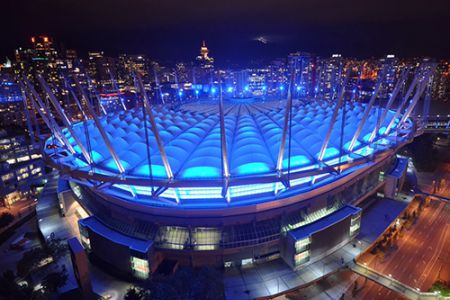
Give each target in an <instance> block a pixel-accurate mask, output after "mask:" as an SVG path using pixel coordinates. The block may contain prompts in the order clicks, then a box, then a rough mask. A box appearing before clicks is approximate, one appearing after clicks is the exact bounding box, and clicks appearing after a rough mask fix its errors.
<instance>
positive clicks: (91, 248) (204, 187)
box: [45, 90, 414, 278]
mask: <svg viewBox="0 0 450 300" xmlns="http://www.w3.org/2000/svg"><path fill="white" fill-rule="evenodd" d="M224 92H225V93H226V90H225V91H224ZM285 105H286V102H285V101H276V100H272V101H263V100H259V101H258V100H256V99H251V98H249V99H245V98H244V99H239V100H236V99H234V100H233V99H229V100H227V101H225V103H224V105H223V122H221V114H220V110H219V104H218V103H217V102H216V103H214V102H212V101H211V100H201V101H199V102H197V103H190V104H185V105H183V106H181V107H179V108H178V109H176V110H174V109H171V108H169V107H168V106H153V107H152V108H150V109H151V113H152V114H151V115H152V117H153V121H150V119H149V116H148V115H149V114H148V111H146V110H144V109H138V108H136V109H129V110H127V111H120V112H116V113H110V114H107V115H104V116H102V117H101V118H100V119H99V120H100V124H101V128H103V129H104V130H105V131H106V134H107V135H108V138H109V139H110V140H111V144H112V148H113V150H114V151H113V152H115V153H116V154H117V157H116V159H119V160H120V163H119V164H118V163H117V161H116V160H115V159H114V157H112V155H111V153H112V151H111V149H108V146H107V145H106V143H105V140H104V139H103V138H102V137H101V133H100V130H99V127H97V126H98V125H96V124H95V122H94V121H93V120H89V121H86V122H80V123H76V124H74V125H73V126H72V128H71V130H72V133H71V132H70V131H69V130H68V129H67V128H66V129H63V133H64V138H63V139H61V137H59V139H58V138H57V137H56V136H53V137H50V138H49V139H48V140H47V142H46V147H45V160H46V162H47V163H48V164H49V165H50V166H52V167H54V168H57V169H59V170H60V171H61V173H62V174H65V175H66V177H65V179H64V180H69V181H70V187H71V190H72V192H73V195H74V198H75V199H76V200H77V201H78V202H79V203H80V205H81V206H82V207H83V208H84V209H86V211H87V212H88V215H89V217H88V218H86V219H83V220H80V221H79V227H80V239H81V240H82V242H83V245H84V246H85V248H86V250H87V251H88V252H89V253H90V255H94V256H96V257H97V258H99V259H101V260H103V261H104V262H106V263H108V264H112V265H114V267H116V268H117V269H118V270H119V271H121V272H124V273H128V274H130V276H134V277H136V278H147V277H148V276H149V273H151V272H153V271H154V270H155V269H156V268H157V267H158V265H159V264H160V263H161V261H162V260H164V259H171V260H177V261H179V263H181V264H190V265H194V266H201V265H205V264H208V265H216V266H219V265H221V266H225V267H226V266H230V265H240V264H243V263H247V262H248V261H251V262H264V261H267V260H271V259H275V258H282V259H283V260H284V261H285V262H286V263H287V265H289V266H290V267H292V268H300V267H303V266H305V265H307V264H310V263H312V262H314V261H316V260H317V259H319V258H320V257H323V256H324V255H327V254H328V253H331V252H332V251H335V250H336V249H338V248H339V247H342V245H344V244H345V243H347V242H349V241H350V240H351V239H353V238H354V237H355V236H356V235H357V233H358V230H359V223H360V209H358V208H357V207H356V205H357V204H358V203H359V202H360V201H362V200H363V199H365V198H366V197H367V196H368V195H371V194H373V193H376V192H377V191H380V190H381V191H382V190H383V189H384V188H385V185H386V184H387V180H388V178H389V174H390V172H392V170H395V167H396V165H397V163H398V162H397V158H396V155H395V153H396V151H397V150H398V149H399V148H400V147H402V146H403V145H404V144H406V143H408V142H409V141H411V138H412V136H413V133H414V124H413V123H412V121H411V120H407V121H406V122H404V123H403V124H402V126H401V128H400V126H399V125H398V124H399V118H401V117H402V116H401V115H400V114H395V112H394V111H384V110H383V109H380V108H378V107H373V108H372V109H371V111H370V113H369V114H368V116H369V117H368V118H367V120H366V121H365V122H362V120H363V116H364V114H365V110H366V108H367V107H366V104H361V103H347V104H346V105H345V109H344V108H341V109H340V110H339V111H337V118H336V122H335V124H333V125H332V127H331V129H329V128H330V122H331V118H332V114H333V110H334V107H333V105H330V103H329V102H321V101H316V102H306V101H301V100H295V101H294V102H293V106H292V120H291V122H290V127H289V128H287V130H286V131H285V132H286V135H285V138H286V140H285V141H284V151H280V149H283V147H282V136H283V126H284V125H283V124H284V123H285V116H286V113H285V109H286V108H285V107H286V106H285ZM384 112H386V117H385V119H384V120H383V121H382V122H380V119H379V116H380V115H383V113H384ZM144 113H145V115H146V117H145V118H144ZM343 116H345V117H344V118H343ZM221 123H222V124H223V125H222V126H221ZM152 124H155V126H156V128H152ZM288 124H289V123H288ZM376 124H378V126H376ZM390 126H391V129H390V131H389V134H387V135H386V134H385V132H386V130H387V129H386V128H389V127H390ZM397 127H398V128H397ZM358 128H360V132H359V135H357V136H356V138H355V132H358V131H359V130H358ZM328 131H330V139H329V142H328V143H327V144H326V146H325V147H324V146H323V145H324V140H325V137H326V135H327V132H328ZM156 133H157V134H156ZM72 134H73V135H72ZM64 139H66V140H67V142H64V141H63V142H64V144H63V142H61V141H60V140H64ZM352 140H353V142H352ZM66 143H69V144H70V147H72V148H73V149H74V153H73V154H72V153H71V151H70V149H69V148H70V147H68V144H66ZM224 143H225V145H224ZM352 144H353V146H351V145H352ZM80 145H81V146H82V147H83V148H85V149H86V150H87V152H88V157H89V160H92V163H89V162H88V160H86V158H85V157H86V154H83V153H82V151H81V147H80ZM55 146H56V147H55ZM161 146H162V147H161ZM162 151H163V152H162ZM321 152H323V153H322V159H320V156H321ZM224 153H225V154H226V155H224ZM280 153H282V154H283V155H282V156H280ZM165 158H167V159H165ZM225 163H226V166H228V168H225V167H224V166H225ZM118 165H120V166H121V167H123V169H124V171H123V172H121V171H120V168H119V167H118ZM225 170H228V172H229V173H228V176H227V174H226V172H225ZM169 174H173V176H169ZM397 177H398V176H397ZM393 186H394V190H395V189H396V187H395V185H392V184H391V186H390V187H389V189H390V190H392V187H393ZM397 189H398V186H397ZM311 228H312V229H314V230H309V229H311ZM308 230H309V231H308ZM300 231H301V232H304V236H303V237H302V238H298V239H292V238H288V237H290V236H292V235H293V234H294V233H295V232H300ZM330 235H331V236H332V237H333V238H329V237H330ZM124 241H126V242H124ZM138 244H139V245H140V244H145V245H149V246H148V247H147V248H145V251H140V252H139V253H137V252H136V251H131V250H130V249H131V248H130V245H138ZM105 249H111V251H109V250H108V251H105ZM113 250H114V251H113ZM119 260H120V261H121V263H115V262H116V261H119ZM136 266H140V267H139V270H141V271H142V270H146V272H144V273H145V274H144V273H142V272H141V271H139V272H137V269H136V268H137V267H136ZM133 274H134V275H133Z"/></svg>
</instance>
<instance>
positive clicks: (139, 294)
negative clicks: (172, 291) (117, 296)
mask: <svg viewBox="0 0 450 300" xmlns="http://www.w3.org/2000/svg"><path fill="white" fill-rule="evenodd" d="M147 294H148V292H147V291H146V290H144V289H142V288H140V287H135V286H132V287H129V288H128V289H127V292H126V294H125V296H124V297H123V299H124V300H145V299H147V298H148V297H147V296H148V295H147Z"/></svg>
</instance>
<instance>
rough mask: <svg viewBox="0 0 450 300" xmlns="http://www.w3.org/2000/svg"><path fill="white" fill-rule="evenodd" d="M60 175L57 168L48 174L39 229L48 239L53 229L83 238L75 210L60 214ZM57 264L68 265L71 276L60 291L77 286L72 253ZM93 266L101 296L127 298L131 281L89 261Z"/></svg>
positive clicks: (38, 211) (39, 210)
mask: <svg viewBox="0 0 450 300" xmlns="http://www.w3.org/2000/svg"><path fill="white" fill-rule="evenodd" d="M58 177H59V175H58V173H56V172H54V173H52V174H50V175H49V176H48V182H47V184H46V185H45V188H44V190H43V191H42V194H41V195H40V198H39V201H38V205H37V207H36V214H37V219H38V222H39V230H40V231H41V233H42V235H43V237H44V238H45V239H47V238H49V237H50V236H51V235H52V233H53V235H54V237H55V238H61V239H63V240H67V239H69V238H71V237H74V236H75V237H77V238H78V239H79V232H78V222H77V218H76V216H75V214H74V215H72V216H69V217H62V216H61V215H60V214H59V209H58V195H57V191H56V189H57V186H58ZM57 264H58V265H63V264H64V265H65V267H66V270H67V274H68V277H69V279H68V281H67V284H66V285H65V286H64V287H62V288H61V289H59V292H60V293H63V292H66V291H70V290H72V289H75V288H77V287H78V283H77V281H76V279H75V275H74V272H73V267H72V262H71V259H70V255H66V256H65V257H64V258H62V259H61V260H59V261H58V262H57ZM89 269H90V271H91V272H90V275H91V280H92V288H93V290H94V292H95V293H96V294H98V295H101V296H106V295H108V296H109V299H112V300H119V299H123V296H124V294H125V292H126V290H127V288H128V287H129V286H130V283H128V282H125V281H120V280H118V279H116V278H114V277H112V276H110V275H108V274H106V273H104V272H103V271H102V270H100V269H99V268H97V267H96V266H94V265H92V264H89Z"/></svg>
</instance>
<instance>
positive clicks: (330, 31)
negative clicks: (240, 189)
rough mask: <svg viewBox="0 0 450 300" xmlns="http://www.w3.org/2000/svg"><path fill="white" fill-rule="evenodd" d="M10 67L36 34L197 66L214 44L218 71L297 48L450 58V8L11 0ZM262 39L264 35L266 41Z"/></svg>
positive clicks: (3, 49) (6, 22) (5, 41)
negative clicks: (196, 61)
mask: <svg viewBox="0 0 450 300" xmlns="http://www.w3.org/2000/svg"><path fill="white" fill-rule="evenodd" d="M2 6H3V8H6V9H5V10H4V11H7V12H8V13H6V14H3V16H2V17H3V18H2V19H1V20H0V24H1V26H2V28H12V29H10V30H4V33H3V38H2V43H1V45H0V55H1V56H0V57H1V58H0V61H3V60H4V57H5V56H8V57H9V58H10V59H13V53H14V49H16V48H17V47H19V46H22V47H27V46H29V44H30V41H29V39H30V37H31V36H33V35H39V34H45V35H48V36H51V37H53V38H54V41H55V44H56V45H57V46H60V45H64V47H65V48H68V49H75V50H77V52H78V55H79V56H80V57H86V56H87V52H88V51H97V50H102V51H105V53H106V55H109V56H116V55H118V54H120V53H129V54H146V55H148V56H149V57H150V58H151V59H154V60H157V61H162V62H170V63H173V62H178V61H192V60H193V59H194V58H195V56H196V55H198V51H199V48H200V44H201V42H202V40H206V42H207V46H208V47H209V49H210V53H211V56H213V57H214V58H215V59H216V63H217V65H218V66H224V65H231V66H232V65H248V64H250V63H251V62H252V61H264V62H266V61H270V60H271V59H274V58H277V57H284V56H286V55H287V54H288V53H289V52H292V51H307V52H312V53H315V54H317V55H320V56H328V55H331V54H332V53H341V54H342V55H343V56H345V57H356V58H363V57H381V56H383V55H385V54H391V53H392V54H396V55H397V56H399V57H405V58H408V57H424V56H429V57H436V58H448V57H449V53H450V40H449V39H448V28H450V21H449V19H450V18H449V15H450V5H449V3H448V2H447V1H435V2H434V3H433V5H431V4H429V3H424V2H423V1H405V0H400V1H395V2H394V3H393V2H392V1H387V0H383V1H373V2H369V3H366V2H364V1H356V0H347V1H344V2H342V3H335V1H332V0H325V1H321V3H316V2H314V1H310V0H307V1H305V0H303V1H284V2H283V3H274V2H272V1H258V2H255V3H253V2H251V1H246V2H239V1H227V2H214V5H211V2H209V1H194V2H190V3H187V2H183V1H174V0H172V1H170V0H169V1H164V2H163V3H157V2H155V1H145V0H133V1H126V2H125V1H118V0H112V1H96V2H93V1H91V2H88V1H86V0H80V1H70V2H67V3H64V4H62V3H61V2H60V1H56V0H48V1H33V2H30V3H27V1H25V0H19V1H11V0H7V2H6V3H5V4H3V5H2ZM258 37H262V38H259V39H258V40H257V38H258Z"/></svg>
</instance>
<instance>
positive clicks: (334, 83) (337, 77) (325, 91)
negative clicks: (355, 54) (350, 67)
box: [316, 54, 344, 100]
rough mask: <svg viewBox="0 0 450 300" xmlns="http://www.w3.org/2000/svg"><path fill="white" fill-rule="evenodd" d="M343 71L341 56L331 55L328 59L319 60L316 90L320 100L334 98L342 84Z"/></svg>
mask: <svg viewBox="0 0 450 300" xmlns="http://www.w3.org/2000/svg"><path fill="white" fill-rule="evenodd" d="M343 70H344V60H343V58H342V55H341V54H333V55H332V56H331V57H330V58H326V59H321V60H320V63H319V78H318V80H317V86H316V88H317V93H318V94H319V95H321V97H322V99H325V100H332V99H334V98H335V96H336V93H337V87H339V86H341V84H342V80H343V76H342V75H343V73H344V72H343Z"/></svg>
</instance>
